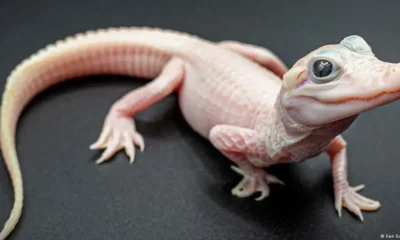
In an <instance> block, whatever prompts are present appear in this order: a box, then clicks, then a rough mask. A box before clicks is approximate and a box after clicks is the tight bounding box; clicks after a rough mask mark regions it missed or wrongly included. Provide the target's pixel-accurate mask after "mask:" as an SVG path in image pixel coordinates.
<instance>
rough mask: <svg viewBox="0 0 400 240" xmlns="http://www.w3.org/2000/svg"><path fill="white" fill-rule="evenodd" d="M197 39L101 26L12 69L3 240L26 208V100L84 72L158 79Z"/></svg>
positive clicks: (4, 109)
mask: <svg viewBox="0 0 400 240" xmlns="http://www.w3.org/2000/svg"><path fill="white" fill-rule="evenodd" d="M196 43H198V39H197V38H196V37H194V36H189V35H187V34H183V33H179V32H174V31H171V30H160V29H152V28H144V27H143V28H135V27H132V28H109V29H103V30H102V29H99V30H96V31H88V32H86V33H81V34H77V35H75V36H73V37H69V38H67V39H64V40H61V41H58V42H56V43H54V44H50V45H48V46H47V47H46V48H44V49H42V50H40V51H39V52H37V53H35V54H33V55H32V56H31V57H29V58H27V59H26V60H24V61H23V62H22V63H20V64H19V65H18V66H17V67H16V68H15V69H14V70H13V72H12V73H11V74H10V76H9V77H8V79H7V84H6V88H5V92H4V94H3V99H2V106H1V125H0V133H1V136H0V141H1V150H2V152H3V156H4V161H5V164H6V166H7V168H8V170H9V174H10V178H11V181H12V184H13V188H14V195H15V202H14V206H13V209H12V211H11V215H10V218H9V219H8V221H7V222H6V224H5V226H4V228H3V231H2V232H1V233H0V240H4V239H6V237H7V236H8V235H9V234H10V233H11V232H12V231H13V229H14V228H15V226H16V224H17V223H18V220H19V219H20V217H21V212H22V208H23V184H22V175H21V169H20V166H19V163H18V157H17V152H16V148H15V133H16V126H17V122H18V118H19V116H20V114H21V112H22V110H23V109H24V107H25V106H26V104H27V103H28V102H29V101H30V100H31V99H32V98H33V97H35V96H36V95H37V94H39V93H40V92H42V91H44V90H45V89H47V88H49V87H51V86H52V85H55V84H57V83H60V82H62V81H64V80H68V79H73V78H78V77H82V76H88V75H97V74H117V75H128V76H135V77H143V78H154V77H155V76H157V75H158V74H159V73H160V71H161V70H162V68H163V66H164V65H165V64H166V63H167V62H168V61H169V59H171V57H172V56H174V55H175V56H179V57H182V58H185V57H186V53H185V52H186V50H187V49H192V48H193V44H196ZM185 48H186V49H185ZM135 59H136V60H135ZM138 59H139V60H138Z"/></svg>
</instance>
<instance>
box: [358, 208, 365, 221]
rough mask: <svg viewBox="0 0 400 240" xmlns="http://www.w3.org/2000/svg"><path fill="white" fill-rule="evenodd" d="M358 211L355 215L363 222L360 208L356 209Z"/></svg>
mask: <svg viewBox="0 0 400 240" xmlns="http://www.w3.org/2000/svg"><path fill="white" fill-rule="evenodd" d="M358 213H359V214H357V215H358V217H359V218H360V220H361V222H364V217H363V214H362V213H361V211H360V209H358Z"/></svg>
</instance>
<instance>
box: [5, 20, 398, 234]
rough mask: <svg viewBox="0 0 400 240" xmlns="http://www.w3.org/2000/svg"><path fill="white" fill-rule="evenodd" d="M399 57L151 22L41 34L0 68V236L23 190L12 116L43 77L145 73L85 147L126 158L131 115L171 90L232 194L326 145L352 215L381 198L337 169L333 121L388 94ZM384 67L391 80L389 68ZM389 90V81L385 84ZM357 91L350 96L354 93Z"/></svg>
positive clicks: (132, 140)
mask: <svg viewBox="0 0 400 240" xmlns="http://www.w3.org/2000/svg"><path fill="white" fill-rule="evenodd" d="M322 49H334V50H337V51H338V52H339V55H340V56H341V58H342V60H341V62H340V64H339V65H340V67H341V69H342V72H343V74H342V75H341V76H340V78H338V79H337V80H336V81H332V82H329V83H325V84H315V83H314V82H312V81H311V80H310V77H309V75H310V74H309V73H310V71H309V66H308V65H307V64H308V61H309V59H311V60H312V59H313V56H314V55H313V54H314V53H318V51H320V50H322ZM398 69H399V68H398V66H397V65H394V64H389V63H385V62H381V61H379V60H378V59H376V58H375V57H374V56H373V54H372V52H371V54H360V53H357V52H353V51H351V50H349V49H348V48H345V47H344V46H343V45H340V44H338V45H328V46H325V47H323V48H320V49H318V50H316V51H313V52H312V53H311V54H308V55H307V56H306V57H304V58H302V59H301V60H299V61H298V62H297V63H296V64H295V65H294V66H293V67H292V68H291V69H290V70H289V71H287V68H286V67H285V65H284V64H283V63H282V61H281V60H280V59H279V58H278V57H277V56H276V55H275V54H273V53H272V52H271V51H269V50H267V49H265V48H261V47H258V46H254V45H250V44H244V43H239V42H235V41H224V42H220V43H213V42H209V41H207V40H203V39H201V38H198V37H195V36H191V35H188V34H183V33H178V32H174V31H167V30H160V29H150V28H119V29H108V30H99V31H93V32H88V33H85V34H80V35H78V36H75V37H72V38H69V39H67V40H65V41H61V42H59V43H57V44H55V45H51V46H50V47H49V48H46V50H43V51H41V52H39V53H38V54H35V55H33V56H32V57H30V58H29V59H27V60H25V61H23V62H22V63H21V64H20V65H18V66H17V67H16V68H15V70H14V71H13V72H12V73H11V74H10V76H9V78H8V81H7V86H6V90H5V93H4V95H3V105H2V109H1V111H2V112H1V116H2V118H1V132H2V134H1V147H2V151H3V155H4V159H5V162H6V165H7V167H8V169H9V171H10V176H11V179H12V182H13V186H14V191H15V204H14V207H13V210H12V213H11V216H10V219H9V220H8V221H7V223H6V225H5V227H4V229H3V231H2V232H1V234H0V240H4V239H5V238H6V237H7V236H8V235H9V234H10V232H11V231H12V230H13V229H14V227H15V225H16V224H17V222H18V220H19V218H20V215H21V211H22V205H23V204H22V202H23V188H22V187H23V185H22V176H21V172H20V168H19V164H18V158H17V153H16V150H15V131H16V126H17V121H18V117H19V116H20V114H21V112H22V110H23V109H24V107H25V106H26V104H27V103H28V102H29V101H30V100H31V99H32V98H33V97H35V96H36V95H37V94H39V93H40V92H41V91H43V90H44V89H46V88H48V87H50V86H52V85H54V84H57V83H60V82H61V81H64V80H68V79H73V78H76V77H80V76H87V75H98V74H119V75H128V76H135V77H142V78H148V79H154V80H153V81H151V82H149V83H148V84H146V85H144V86H143V87H140V88H138V89H135V90H133V91H132V92H130V93H128V94H126V95H125V96H123V97H122V98H121V99H120V100H118V101H117V102H116V103H115V104H114V105H113V106H112V107H111V108H110V111H109V113H108V115H107V117H106V119H105V122H104V126H103V130H102V132H101V134H100V136H99V139H98V140H97V141H96V142H95V143H94V144H92V145H91V149H105V151H104V152H103V154H102V156H101V157H100V158H99V160H98V161H97V163H101V162H104V161H106V160H108V159H110V158H111V157H112V156H113V155H114V154H115V153H116V152H117V151H119V150H121V149H125V152H126V154H127V155H128V157H129V159H130V162H131V163H132V162H133V161H134V159H135V155H136V153H135V151H136V150H135V145H136V146H138V147H139V149H140V150H142V151H143V150H144V145H145V144H144V139H143V137H142V135H141V134H140V133H139V132H137V130H136V127H135V123H134V120H133V119H132V117H134V116H135V115H136V114H137V113H138V112H140V111H141V110H143V109H145V108H147V107H149V106H150V105H151V104H153V103H155V102H157V101H159V100H162V99H163V98H164V97H166V96H167V95H169V94H171V93H173V92H178V95H179V105H180V108H181V110H182V113H183V116H184V117H185V119H186V120H187V122H188V123H189V124H190V126H192V128H193V129H194V130H195V131H196V132H197V133H199V134H200V135H201V136H203V137H205V138H208V139H209V140H210V142H211V143H212V144H213V146H215V147H216V148H217V149H218V150H219V151H221V153H223V154H224V155H225V156H226V157H227V158H229V159H230V160H231V161H232V162H233V163H235V165H236V166H235V167H232V169H233V170H235V171H236V172H238V173H239V174H242V175H243V180H242V181H241V182H240V183H239V184H238V185H237V186H236V187H235V188H234V189H232V194H234V195H236V196H238V197H248V196H251V195H253V194H254V193H256V192H258V191H259V192H261V196H260V197H258V198H257V200H262V199H264V198H266V197H267V196H268V195H269V186H268V185H269V184H271V183H279V184H283V182H282V181H281V180H279V179H278V178H277V177H275V176H273V175H271V174H268V173H267V172H266V171H265V170H264V169H263V168H262V167H268V166H271V165H274V164H281V163H289V162H299V161H302V160H305V159H307V158H310V157H313V156H316V155H318V154H320V153H323V152H327V153H328V154H329V155H330V157H331V163H332V174H333V179H334V189H335V208H336V210H337V211H338V213H339V215H340V214H341V209H342V206H343V207H346V208H347V209H349V210H350V211H351V212H354V213H355V214H356V215H358V216H359V217H360V219H361V220H363V217H362V214H361V210H369V211H373V210H377V209H378V208H379V207H380V203H379V202H377V201H373V200H371V199H368V198H365V197H363V196H361V195H360V194H359V193H357V191H359V190H361V189H362V187H363V185H360V186H358V187H355V188H352V187H350V186H349V183H348V181H347V172H346V165H347V157H346V143H345V141H344V139H343V138H342V137H341V136H340V133H341V132H343V131H344V130H346V129H347V128H348V127H349V126H350V124H351V123H352V122H353V121H354V119H355V118H356V117H357V115H358V114H359V113H361V112H363V111H366V110H369V109H372V108H374V107H377V106H380V105H383V104H387V103H389V102H392V101H394V100H396V99H398V98H399V94H398V89H399V88H400V81H398V79H399V77H400V76H398V75H399V74H398V73H397V71H398ZM391 79H393V81H392V80H391ZM389 92H391V93H389ZM364 98H368V100H358V101H354V99H364Z"/></svg>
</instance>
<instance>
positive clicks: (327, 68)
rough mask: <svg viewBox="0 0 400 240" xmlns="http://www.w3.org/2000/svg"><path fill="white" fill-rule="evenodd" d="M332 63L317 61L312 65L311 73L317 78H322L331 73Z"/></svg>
mask: <svg viewBox="0 0 400 240" xmlns="http://www.w3.org/2000/svg"><path fill="white" fill-rule="evenodd" d="M332 69H333V66H332V63H331V62H330V61H327V60H317V61H315V62H314V64H313V73H314V75H315V76H316V77H318V78H324V77H327V76H329V75H330V74H331V73H332Z"/></svg>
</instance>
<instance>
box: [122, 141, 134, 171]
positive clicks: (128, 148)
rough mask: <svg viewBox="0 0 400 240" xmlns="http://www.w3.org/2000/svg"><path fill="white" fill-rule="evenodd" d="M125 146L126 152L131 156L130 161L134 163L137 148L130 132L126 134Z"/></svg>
mask: <svg viewBox="0 0 400 240" xmlns="http://www.w3.org/2000/svg"><path fill="white" fill-rule="evenodd" d="M124 147H125V153H126V155H127V156H128V157H129V163H130V164H132V163H133V162H134V161H135V148H134V146H133V144H132V141H131V139H130V137H129V135H128V134H124Z"/></svg>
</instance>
